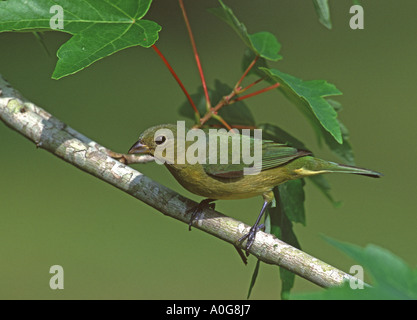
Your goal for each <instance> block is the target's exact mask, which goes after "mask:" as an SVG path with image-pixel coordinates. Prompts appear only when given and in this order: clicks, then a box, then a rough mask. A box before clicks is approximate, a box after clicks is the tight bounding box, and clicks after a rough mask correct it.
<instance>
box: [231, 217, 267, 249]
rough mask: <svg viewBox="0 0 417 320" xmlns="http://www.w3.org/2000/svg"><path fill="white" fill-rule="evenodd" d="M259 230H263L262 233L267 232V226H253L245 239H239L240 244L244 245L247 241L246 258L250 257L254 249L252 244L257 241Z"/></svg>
mask: <svg viewBox="0 0 417 320" xmlns="http://www.w3.org/2000/svg"><path fill="white" fill-rule="evenodd" d="M259 230H262V231H263V230H265V225H264V224H263V223H262V224H260V225H254V226H252V227H251V228H250V230H249V232H248V233H247V234H245V235H244V236H243V237H241V238H239V240H238V241H237V242H238V243H242V242H243V241H245V240H247V241H246V246H245V253H246V256H249V249H250V248H251V247H252V244H253V242H254V241H255V237H256V233H257V232H258V231H259Z"/></svg>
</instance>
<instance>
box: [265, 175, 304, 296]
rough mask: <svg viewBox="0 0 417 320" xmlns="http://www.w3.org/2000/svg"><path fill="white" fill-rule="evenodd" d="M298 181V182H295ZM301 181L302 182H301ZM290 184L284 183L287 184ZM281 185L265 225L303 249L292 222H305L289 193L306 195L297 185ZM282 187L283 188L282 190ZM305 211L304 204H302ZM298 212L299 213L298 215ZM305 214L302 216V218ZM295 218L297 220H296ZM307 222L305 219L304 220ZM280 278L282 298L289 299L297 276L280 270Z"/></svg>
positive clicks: (268, 212)
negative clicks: (292, 220)
mask: <svg viewBox="0 0 417 320" xmlns="http://www.w3.org/2000/svg"><path fill="white" fill-rule="evenodd" d="M294 181H297V180H294ZM300 181H301V180H300ZM287 183H288V182H286V183H284V185H285V184H287ZM302 185H303V184H299V185H298V187H302ZM282 186H283V185H280V186H278V187H275V188H274V196H275V201H274V202H273V205H272V206H271V207H270V208H269V209H268V211H267V216H266V218H265V225H266V227H267V228H268V229H270V233H272V234H273V235H275V236H276V237H277V238H279V239H281V240H282V241H284V242H286V243H288V244H290V245H292V246H294V247H296V248H299V249H300V248H301V247H300V243H299V242H298V239H297V237H296V235H295V233H294V230H293V225H292V222H291V220H290V217H291V219H295V220H303V219H302V218H300V217H299V215H300V212H299V210H300V209H299V206H300V204H296V205H295V207H292V204H293V201H292V200H290V199H288V191H289V190H291V193H292V194H291V196H290V197H292V196H294V197H296V198H298V199H299V200H300V199H301V197H300V194H301V193H302V194H304V192H303V191H300V190H299V189H297V186H296V185H293V186H292V188H291V187H290V188H288V187H282ZM280 187H281V188H280ZM301 206H302V207H303V209H304V204H301ZM297 212H298V213H297ZM302 215H303V214H301V216H302ZM294 217H295V218H294ZM304 222H305V218H304ZM280 277H281V298H282V299H288V297H289V294H290V291H291V289H292V288H293V286H294V281H295V274H294V273H292V272H291V271H288V270H286V269H283V268H280Z"/></svg>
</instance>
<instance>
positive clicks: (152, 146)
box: [128, 124, 187, 156]
mask: <svg viewBox="0 0 417 320" xmlns="http://www.w3.org/2000/svg"><path fill="white" fill-rule="evenodd" d="M185 130H187V129H185ZM176 137H177V125H175V124H162V125H158V126H155V127H151V128H149V129H147V130H145V131H144V132H143V133H142V134H141V135H140V136H139V139H138V141H136V142H135V144H134V145H133V146H132V147H131V148H130V149H129V151H128V153H130V154H149V155H151V156H155V150H156V148H157V147H158V146H160V147H163V148H168V149H169V147H172V148H173V149H174V150H175V146H176V141H175V140H176Z"/></svg>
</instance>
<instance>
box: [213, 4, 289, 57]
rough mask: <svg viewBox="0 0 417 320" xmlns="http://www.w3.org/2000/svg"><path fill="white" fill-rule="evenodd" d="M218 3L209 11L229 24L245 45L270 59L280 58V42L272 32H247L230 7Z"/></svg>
mask: <svg viewBox="0 0 417 320" xmlns="http://www.w3.org/2000/svg"><path fill="white" fill-rule="evenodd" d="M219 3H220V5H221V7H220V8H213V9H209V11H210V12H211V13H213V14H214V15H215V16H217V17H218V18H220V19H221V20H223V21H224V22H226V23H227V24H228V25H229V26H231V27H232V29H233V30H235V31H236V33H237V34H238V35H239V37H240V38H241V39H242V40H243V42H244V43H245V44H246V46H248V47H249V48H250V49H251V50H252V51H253V52H254V53H255V54H256V55H259V56H261V57H262V58H265V59H268V60H272V61H278V60H280V59H282V56H281V55H279V54H278V52H279V50H280V49H281V44H280V43H279V42H278V40H277V39H276V38H275V36H274V35H273V34H272V33H270V32H266V31H264V32H258V33H254V34H249V33H248V32H247V29H246V26H245V25H244V24H243V23H241V22H240V21H239V19H238V18H237V17H236V16H235V15H234V13H233V11H232V9H230V8H229V7H228V6H226V5H225V4H224V3H223V2H222V1H221V0H219Z"/></svg>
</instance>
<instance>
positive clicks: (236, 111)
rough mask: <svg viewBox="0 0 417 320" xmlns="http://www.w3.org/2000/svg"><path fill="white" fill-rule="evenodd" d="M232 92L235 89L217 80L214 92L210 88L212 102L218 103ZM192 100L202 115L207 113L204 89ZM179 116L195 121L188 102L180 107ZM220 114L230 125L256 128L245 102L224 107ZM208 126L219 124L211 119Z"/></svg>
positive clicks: (194, 95) (200, 88)
mask: <svg viewBox="0 0 417 320" xmlns="http://www.w3.org/2000/svg"><path fill="white" fill-rule="evenodd" d="M232 90H233V88H231V87H229V86H228V85H227V84H224V83H222V82H221V81H220V80H217V79H216V80H215V81H214V90H212V89H210V88H208V92H209V96H210V100H211V101H216V102H218V101H220V100H221V99H223V97H224V96H226V95H228V94H230V92H232ZM191 99H193V101H194V103H195V104H196V106H197V109H198V111H199V112H200V114H201V115H204V114H205V112H206V99H205V95H204V91H203V87H201V86H200V87H199V88H198V91H197V93H195V94H192V95H191ZM179 114H180V115H181V116H183V117H186V118H189V119H193V120H194V119H195V117H194V111H193V110H192V109H191V107H190V104H189V102H188V100H187V101H185V102H184V103H183V104H182V105H181V106H180V108H179ZM218 114H219V115H220V116H221V117H222V118H223V119H224V120H225V121H226V122H227V123H229V124H234V125H244V126H255V119H254V117H253V114H252V112H251V111H250V109H249V108H248V107H247V106H246V104H245V103H244V102H243V101H238V102H235V103H233V104H232V105H227V106H224V107H223V108H221V109H220V110H219V113H218ZM207 124H218V122H217V121H216V120H215V119H210V120H209V121H208V122H207Z"/></svg>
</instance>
